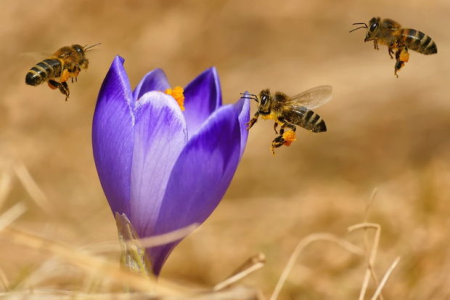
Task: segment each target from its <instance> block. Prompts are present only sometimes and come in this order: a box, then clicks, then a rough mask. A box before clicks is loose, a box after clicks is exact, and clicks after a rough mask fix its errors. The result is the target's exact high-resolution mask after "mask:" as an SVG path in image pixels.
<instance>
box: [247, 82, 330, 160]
mask: <svg viewBox="0 0 450 300" xmlns="http://www.w3.org/2000/svg"><path fill="white" fill-rule="evenodd" d="M331 90H332V88H331V86H329V85H322V86H318V87H314V88H312V89H309V90H307V91H304V92H302V93H300V94H298V95H295V96H292V97H289V96H287V95H286V94H284V93H282V92H276V93H275V94H271V93H270V90H269V89H265V90H262V91H261V92H260V93H259V95H255V94H243V97H244V98H247V99H252V100H255V101H256V102H258V110H257V111H256V113H255V115H254V116H253V118H251V120H250V121H249V122H248V123H247V130H250V128H252V127H253V125H255V123H256V122H257V121H258V118H259V116H260V115H261V118H263V119H272V120H274V121H275V124H274V127H273V129H274V130H275V133H276V134H278V136H277V137H276V138H275V139H274V140H273V141H272V145H271V147H270V149H271V150H272V153H273V154H275V148H278V147H281V146H283V145H286V146H289V145H290V144H291V142H293V141H294V140H295V130H296V126H300V127H303V128H305V129H307V130H309V131H312V132H325V131H327V126H326V125H325V121H324V120H323V119H322V118H321V117H320V116H319V115H318V114H316V113H315V112H313V111H312V110H311V109H313V108H316V107H319V106H321V105H323V104H325V103H326V102H328V101H329V100H330V99H331ZM278 125H280V126H281V127H280V132H279V133H278V131H277V127H278ZM286 127H287V128H288V129H290V130H289V131H285V128H286Z"/></svg>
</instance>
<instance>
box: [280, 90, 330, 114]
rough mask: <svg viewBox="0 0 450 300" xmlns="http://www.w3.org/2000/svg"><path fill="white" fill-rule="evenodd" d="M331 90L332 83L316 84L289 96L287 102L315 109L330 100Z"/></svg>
mask: <svg viewBox="0 0 450 300" xmlns="http://www.w3.org/2000/svg"><path fill="white" fill-rule="evenodd" d="M331 91H332V87H331V85H320V86H316V87H313V88H312V89H309V90H306V91H304V92H302V93H300V94H297V95H295V96H293V97H289V98H290V99H289V101H288V103H287V104H289V105H292V106H304V107H306V108H308V109H313V108H316V107H319V106H321V105H324V104H325V103H327V102H328V101H330V99H331Z"/></svg>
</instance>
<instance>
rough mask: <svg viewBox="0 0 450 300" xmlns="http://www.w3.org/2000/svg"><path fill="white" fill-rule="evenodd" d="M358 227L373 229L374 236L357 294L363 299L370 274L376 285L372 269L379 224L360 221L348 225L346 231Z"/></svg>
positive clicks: (377, 241) (379, 232) (378, 236)
mask: <svg viewBox="0 0 450 300" xmlns="http://www.w3.org/2000/svg"><path fill="white" fill-rule="evenodd" d="M358 229H364V230H366V229H375V237H374V240H373V243H372V247H371V249H370V251H369V253H370V254H369V261H368V264H367V270H366V274H365V276H364V280H363V284H362V288H361V293H360V295H359V298H358V299H359V300H363V299H364V297H365V294H366V291H367V287H368V286H369V280H370V276H372V278H373V279H374V281H375V284H376V285H378V282H377V279H376V276H375V272H374V270H373V266H374V264H375V259H376V257H377V250H378V245H379V242H380V236H381V226H380V225H379V224H374V223H360V224H356V225H353V226H350V227H349V228H348V229H347V230H348V232H353V231H355V230H358ZM380 299H383V298H382V295H381V294H380Z"/></svg>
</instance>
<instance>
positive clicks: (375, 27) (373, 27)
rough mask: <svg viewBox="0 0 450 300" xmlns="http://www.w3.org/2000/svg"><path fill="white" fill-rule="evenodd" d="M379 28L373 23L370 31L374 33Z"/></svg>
mask: <svg viewBox="0 0 450 300" xmlns="http://www.w3.org/2000/svg"><path fill="white" fill-rule="evenodd" d="M377 27H378V23H373V24H372V25H370V31H374V30H375V29H377Z"/></svg>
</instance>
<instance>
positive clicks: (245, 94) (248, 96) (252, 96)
mask: <svg viewBox="0 0 450 300" xmlns="http://www.w3.org/2000/svg"><path fill="white" fill-rule="evenodd" d="M241 95H242V97H241V98H244V99H251V100H255V101H256V102H257V103H259V101H258V96H256V95H255V94H248V93H241Z"/></svg>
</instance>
